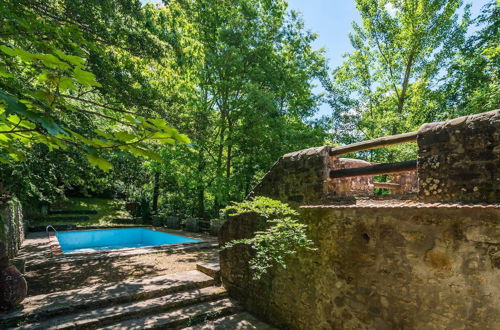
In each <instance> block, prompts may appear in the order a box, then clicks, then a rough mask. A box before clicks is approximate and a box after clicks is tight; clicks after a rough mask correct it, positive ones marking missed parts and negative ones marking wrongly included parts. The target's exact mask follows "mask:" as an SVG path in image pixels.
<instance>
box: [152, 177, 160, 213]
mask: <svg viewBox="0 0 500 330" xmlns="http://www.w3.org/2000/svg"><path fill="white" fill-rule="evenodd" d="M159 196H160V172H155V174H154V182H153V213H156V212H157V211H158V197H159Z"/></svg>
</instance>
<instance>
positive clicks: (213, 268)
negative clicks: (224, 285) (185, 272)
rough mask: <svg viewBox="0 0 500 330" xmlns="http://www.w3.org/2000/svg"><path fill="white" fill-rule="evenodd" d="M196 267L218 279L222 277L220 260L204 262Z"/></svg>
mask: <svg viewBox="0 0 500 330" xmlns="http://www.w3.org/2000/svg"><path fill="white" fill-rule="evenodd" d="M196 269H197V270H199V271H200V272H202V273H203V274H206V275H208V276H210V277H212V278H214V279H216V280H217V281H219V279H220V265H219V263H218V262H203V263H199V264H197V265H196Z"/></svg>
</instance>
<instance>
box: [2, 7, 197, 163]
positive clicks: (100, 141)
mask: <svg viewBox="0 0 500 330" xmlns="http://www.w3.org/2000/svg"><path fill="white" fill-rule="evenodd" d="M113 3H114V4H113ZM113 5H116V7H113ZM80 6H83V7H80ZM135 10H137V12H136V13H134V11H135ZM151 11H153V12H154V11H155V9H154V8H153V7H152V6H147V7H144V8H141V7H140V4H139V2H138V1H132V0H130V1H123V2H122V1H105V2H102V1H60V2H53V1H36V2H35V3H32V2H31V1H11V0H7V1H3V2H2V3H1V4H0V14H1V18H0V25H1V29H0V161H3V162H5V163H8V164H11V163H12V162H14V161H21V160H25V159H26V153H28V152H29V150H30V148H32V147H33V146H34V145H36V144H43V145H46V146H47V147H48V148H49V150H68V149H73V148H77V149H78V150H80V151H81V152H83V153H84V154H85V156H86V158H87V160H88V161H89V163H90V164H92V165H93V166H96V167H98V168H100V169H101V170H103V171H109V170H110V169H111V168H112V164H111V163H110V162H109V161H107V160H105V159H104V158H103V155H102V154H104V153H106V152H108V151H109V150H113V149H119V150H120V151H124V152H130V153H132V154H134V155H136V156H139V157H143V158H153V159H159V157H158V155H157V154H156V153H155V152H154V151H153V150H152V149H151V145H154V144H159V145H164V144H175V143H189V139H188V138H187V137H186V136H185V135H183V134H180V133H179V132H178V131H177V130H176V129H174V128H173V127H171V126H170V125H168V124H167V122H166V121H165V120H164V119H163V118H161V116H159V115H160V113H158V112H156V113H155V110H156V109H155V107H153V106H152V105H151V104H150V105H149V106H148V105H147V104H145V103H144V102H143V100H138V99H134V98H133V97H131V95H130V94H128V95H127V94H125V93H126V92H127V91H129V90H130V89H134V88H135V89H137V86H136V85H137V84H141V83H142V84H143V87H144V89H143V91H145V90H146V88H147V87H149V89H157V87H156V86H157V85H158V81H157V80H156V77H155V78H154V79H153V78H149V79H148V78H147V77H151V76H155V75H156V73H157V72H158V71H161V70H160V69H159V68H158V67H157V66H158V65H159V64H160V63H164V62H165V61H164V59H163V58H161V57H156V58H153V55H156V54H157V53H156V52H157V49H151V48H150V49H145V47H142V48H141V49H140V51H137V50H136V49H133V47H134V46H135V45H134V43H133V42H132V40H130V39H128V40H127V41H128V45H127V46H128V47H131V48H130V49H124V48H120V47H122V46H123V42H125V40H126V39H127V38H129V37H130V35H131V34H140V35H141V37H142V38H143V41H146V40H148V39H151V37H152V36H151V34H150V33H149V31H148V30H147V27H146V25H147V22H146V21H145V18H146V16H143V15H144V14H145V13H146V12H151ZM100 17H106V20H114V21H115V22H117V23H118V22H121V21H123V20H127V21H129V23H130V21H131V22H134V24H132V25H135V28H131V29H130V30H129V29H127V28H120V30H115V31H114V32H113V33H112V34H108V32H109V28H104V27H103V25H106V26H108V24H106V23H105V22H104V21H102V20H100V19H99V18H100ZM136 37H138V35H137V36H136ZM157 39H158V38H157ZM155 46H161V47H160V48H161V49H164V48H166V47H168V46H169V43H168V42H167V41H166V40H162V41H159V40H157V42H156V43H155ZM168 56H170V57H171V58H173V57H175V56H176V54H174V52H170V54H169V55H168ZM130 61H133V62H134V64H133V65H130V64H131V62H130ZM105 63H108V65H105ZM117 72H120V74H121V75H127V76H131V77H133V79H131V80H130V81H129V84H127V85H123V86H121V87H120V90H119V91H114V89H115V88H116V84H115V83H116V82H114V81H111V80H110V79H109V78H110V76H113V75H116V73H117ZM117 92H118V93H117ZM165 92H166V91H164V93H165ZM120 93H121V95H120ZM166 97H167V95H166V93H165V94H164V95H163V99H165V98H166ZM168 97H170V95H168ZM160 99H161V97H160Z"/></svg>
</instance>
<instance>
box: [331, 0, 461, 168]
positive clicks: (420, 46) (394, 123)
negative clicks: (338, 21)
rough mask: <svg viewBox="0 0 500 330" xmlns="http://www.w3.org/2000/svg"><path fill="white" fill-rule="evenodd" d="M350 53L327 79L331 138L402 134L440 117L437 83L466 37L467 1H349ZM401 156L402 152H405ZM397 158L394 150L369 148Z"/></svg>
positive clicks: (385, 156)
mask: <svg viewBox="0 0 500 330" xmlns="http://www.w3.org/2000/svg"><path fill="white" fill-rule="evenodd" d="M356 4H357V8H358V11H359V13H360V15H361V25H358V24H356V23H353V29H354V32H353V33H352V34H351V35H350V39H351V44H352V46H353V47H354V51H352V52H351V53H349V54H347V55H346V56H345V61H344V63H343V64H342V65H341V66H340V67H338V68H337V69H335V71H334V72H333V79H332V81H331V82H329V83H327V89H328V91H329V93H330V97H329V103H330V105H331V107H332V109H333V112H334V121H335V122H334V124H335V138H336V139H337V141H338V142H344V143H349V142H353V141H355V140H359V139H370V138H376V137H379V136H384V135H390V134H397V133H403V132H408V131H411V130H414V129H416V128H418V127H419V125H421V124H423V123H425V122H429V121H434V120H435V119H438V118H440V113H439V109H437V107H436V104H437V103H438V101H439V99H440V95H436V94H437V93H438V91H437V90H436V84H437V83H438V81H439V79H440V77H441V76H442V75H443V74H446V71H447V68H448V67H449V65H450V62H451V60H452V59H453V55H454V54H455V53H456V52H457V50H458V47H459V46H460V45H461V44H462V43H463V41H464V40H465V33H466V31H467V27H468V24H469V6H466V7H465V8H464V13H463V15H462V16H460V15H459V9H460V8H462V1H460V0H451V1H449V0H415V1H401V0H356ZM405 153H406V152H405ZM371 155H375V159H376V158H377V157H382V158H387V157H388V158H398V157H404V156H403V155H400V156H397V155H396V154H394V153H393V152H391V153H389V154H387V152H385V151H382V153H380V152H379V154H378V155H379V156H376V155H377V152H375V153H373V152H371Z"/></svg>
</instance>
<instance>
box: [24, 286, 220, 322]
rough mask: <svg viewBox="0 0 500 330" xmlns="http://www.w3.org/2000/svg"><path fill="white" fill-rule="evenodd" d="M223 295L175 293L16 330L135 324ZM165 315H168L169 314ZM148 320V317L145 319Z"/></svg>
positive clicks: (216, 291) (198, 291) (212, 288)
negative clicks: (153, 316)
mask: <svg viewBox="0 0 500 330" xmlns="http://www.w3.org/2000/svg"><path fill="white" fill-rule="evenodd" d="M226 295H227V292H226V290H225V289H224V288H222V287H216V286H210V287H206V288H201V289H195V290H189V291H183V292H177V293H173V294H169V295H166V296H161V297H156V298H151V299H145V300H139V301H135V302H131V303H125V304H117V305H112V306H108V307H103V308H98V309H93V310H89V311H85V312H80V313H73V314H67V315H62V316H58V317H54V318H51V319H48V320H46V321H43V322H38V323H31V324H27V325H24V326H20V327H18V328H17V329H23V330H28V329H29V330H34V329H50V330H52V329H60V330H62V329H89V328H92V329H95V328H100V327H102V326H105V325H109V324H112V323H115V322H117V321H121V320H130V321H126V322H136V319H137V318H141V317H144V315H150V314H153V313H161V312H164V313H165V311H168V310H171V309H174V308H176V309H179V308H180V309H182V308H185V306H190V305H194V304H199V303H204V302H209V301H213V300H220V299H222V298H224V297H225V296H226ZM167 313H172V312H171V311H169V312H167ZM145 318H146V319H149V318H150V316H146V317H145Z"/></svg>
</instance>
